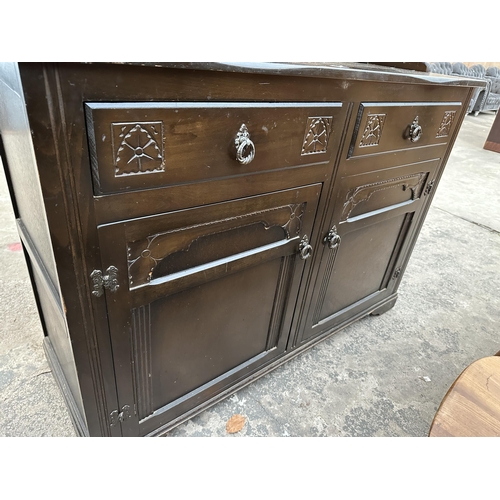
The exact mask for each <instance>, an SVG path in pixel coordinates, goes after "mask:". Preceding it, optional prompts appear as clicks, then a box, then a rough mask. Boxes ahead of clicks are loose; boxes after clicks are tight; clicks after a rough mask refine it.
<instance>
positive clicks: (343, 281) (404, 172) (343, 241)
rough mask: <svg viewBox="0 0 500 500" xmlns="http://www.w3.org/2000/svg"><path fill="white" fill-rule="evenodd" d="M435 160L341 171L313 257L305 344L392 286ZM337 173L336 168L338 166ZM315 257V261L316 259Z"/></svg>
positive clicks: (304, 322) (385, 294)
mask: <svg viewBox="0 0 500 500" xmlns="http://www.w3.org/2000/svg"><path fill="white" fill-rule="evenodd" d="M439 161H440V160H439V159H436V160H431V161H426V162H420V163H415V164H410V165H403V166H400V167H395V168H389V169H385V170H379V171H376V172H371V173H369V174H361V175H351V176H349V175H346V176H345V177H341V178H340V179H339V180H338V181H337V185H338V186H339V188H338V191H337V196H336V202H335V203H334V204H333V203H332V205H333V208H331V209H330V210H332V218H331V220H330V231H329V232H328V234H326V235H325V237H324V239H323V243H324V245H323V248H322V250H321V256H320V255H319V253H318V255H317V257H316V259H317V260H316V266H317V269H318V271H317V274H316V276H315V277H313V279H312V280H311V283H312V285H311V290H309V292H308V293H309V296H310V297H311V302H310V305H308V306H307V307H308V309H307V311H305V314H303V318H305V319H303V320H302V325H303V328H300V330H303V334H302V335H301V336H300V337H299V338H298V339H297V342H298V343H299V344H300V343H302V342H306V341H307V340H309V339H310V338H312V337H315V336H317V335H319V334H321V333H323V332H325V331H327V330H330V329H331V328H332V327H334V326H336V325H340V324H341V323H342V322H343V321H345V320H346V319H348V318H350V317H353V316H354V315H355V314H357V313H358V312H359V313H361V312H362V311H363V310H366V309H367V308H369V307H370V306H371V305H375V304H377V303H380V301H382V300H384V298H387V297H389V296H390V295H391V294H392V293H393V292H394V290H395V288H396V285H397V282H398V280H397V278H398V276H399V273H397V269H398V268H400V267H402V266H403V265H404V264H405V262H406V260H407V249H408V248H410V244H411V241H412V239H413V237H414V236H416V235H415V234H414V228H415V227H416V225H417V224H416V223H417V221H418V220H419V216H420V213H421V211H422V208H423V206H424V204H425V202H426V199H427V196H426V185H429V184H430V183H431V182H432V180H434V178H435V174H436V170H437V167H438V165H439ZM341 171H342V170H341ZM318 260H319V262H318Z"/></svg>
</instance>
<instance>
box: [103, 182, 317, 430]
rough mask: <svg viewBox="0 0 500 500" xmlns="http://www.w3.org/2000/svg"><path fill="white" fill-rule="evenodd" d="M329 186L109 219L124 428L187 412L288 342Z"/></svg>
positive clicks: (106, 253) (111, 299) (111, 304)
mask: <svg viewBox="0 0 500 500" xmlns="http://www.w3.org/2000/svg"><path fill="white" fill-rule="evenodd" d="M320 189H321V184H316V185H312V186H307V187H302V188H297V189H292V190H286V191H281V192H277V193H273V194H269V195H261V196H256V197H252V198H246V199H241V200H236V201H232V202H226V203H219V204H215V205H208V206H204V207H197V208H193V209H188V210H181V211H175V212H171V213H166V214H160V215H156V216H152V217H146V218H142V219H134V220H129V221H124V222H119V223H113V224H107V225H103V226H100V227H99V229H98V231H99V239H100V245H101V254H102V265H103V268H104V269H109V267H110V266H114V267H115V268H116V269H117V270H118V271H117V277H116V281H115V282H114V284H115V285H118V288H117V289H116V287H114V288H115V291H112V290H111V289H110V288H109V285H108V289H106V301H107V307H108V313H109V327H110V333H111V338H112V346H113V355H114V358H115V369H116V379H117V388H118V397H119V402H120V410H121V409H122V408H123V407H125V409H126V410H125V412H122V419H124V421H123V423H121V424H120V425H121V426H122V432H123V434H124V435H134V434H139V435H145V434H148V433H150V432H152V431H154V430H155V429H157V428H159V427H161V426H163V425H165V424H168V423H169V422H171V421H173V420H175V419H177V418H180V417H182V416H183V415H184V416H185V415H186V414H187V413H188V412H190V411H191V410H193V409H194V408H196V407H199V405H202V404H204V403H209V402H210V401H211V400H213V398H214V397H216V396H217V395H218V394H220V393H222V392H224V391H227V390H229V389H230V388H231V387H232V386H233V385H234V384H236V383H237V382H238V381H239V380H241V379H243V378H245V377H247V376H248V375H250V374H252V373H253V372H255V371H256V370H257V369H258V368H261V367H263V365H265V364H267V363H269V362H270V361H272V360H274V359H275V358H276V357H278V356H280V354H282V353H283V352H284V351H285V348H286V345H287V340H288V335H289V331H290V323H291V319H292V315H293V309H294V306H295V302H296V295H297V293H298V287H299V282H300V277H301V274H302V270H303V267H304V262H305V259H302V258H301V257H308V255H309V254H310V251H311V248H310V247H308V246H307V244H306V242H305V237H306V236H307V237H311V230H312V225H313V221H314V218H315V214H316V206H317V201H318V197H319V194H320ZM300 250H302V253H301V252H300ZM127 269H128V272H127ZM108 275H109V276H111V275H110V274H108ZM110 284H111V283H110ZM111 288H113V287H112V286H111Z"/></svg>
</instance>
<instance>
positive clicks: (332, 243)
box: [323, 226, 341, 250]
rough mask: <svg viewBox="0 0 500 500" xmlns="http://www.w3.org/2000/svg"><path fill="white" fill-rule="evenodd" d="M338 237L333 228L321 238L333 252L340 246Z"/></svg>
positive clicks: (335, 229)
mask: <svg viewBox="0 0 500 500" xmlns="http://www.w3.org/2000/svg"><path fill="white" fill-rule="evenodd" d="M340 241H341V239H340V236H339V235H338V234H337V228H336V227H335V226H333V227H332V228H331V229H330V231H328V234H327V235H326V236H325V237H324V238H323V243H328V248H329V249H330V250H335V249H336V248H337V247H338V246H339V245H340Z"/></svg>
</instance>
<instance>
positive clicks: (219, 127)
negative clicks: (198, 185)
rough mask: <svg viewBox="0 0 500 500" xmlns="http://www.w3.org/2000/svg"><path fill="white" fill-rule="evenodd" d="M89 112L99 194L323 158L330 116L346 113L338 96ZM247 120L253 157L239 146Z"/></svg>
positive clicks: (119, 105) (107, 106)
mask: <svg viewBox="0 0 500 500" xmlns="http://www.w3.org/2000/svg"><path fill="white" fill-rule="evenodd" d="M85 110H86V115H87V134H88V141H89V152H90V159H91V164H92V172H93V180H94V192H95V194H97V195H101V194H112V193H121V192H130V191H133V190H143V189H152V188H161V187H165V186H178V185H182V184H186V183H195V182H204V181H207V180H216V179H217V180H219V179H224V178H231V177H233V176H240V175H241V174H244V173H247V174H255V173H259V172H269V171H273V170H281V169H284V168H292V167H294V166H298V165H305V164H309V163H313V162H314V163H318V162H323V161H325V162H326V161H328V160H329V159H330V155H331V150H332V137H331V129H332V124H333V120H334V119H337V120H338V122H339V123H342V122H343V120H342V116H343V115H344V114H345V110H344V109H343V108H342V104H341V103H338V102H323V103H314V102H313V103H311V102H309V103H264V102H256V103H251V102H94V103H90V102H88V103H86V104H85ZM243 124H244V125H245V127H246V129H247V131H248V139H249V140H250V141H252V143H253V144H254V147H255V156H254V157H253V158H252V160H251V161H250V162H248V163H241V161H240V160H238V148H237V147H236V144H235V138H236V136H237V134H238V132H239V130H240V128H241V126H242V125H243ZM304 125H306V130H305V132H304ZM338 139H339V138H336V141H335V143H336V144H337V143H338ZM247 153H248V152H247ZM317 153H323V154H318V155H316V154H317ZM240 154H241V153H240ZM146 174H153V175H146Z"/></svg>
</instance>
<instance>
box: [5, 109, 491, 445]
mask: <svg viewBox="0 0 500 500" xmlns="http://www.w3.org/2000/svg"><path fill="white" fill-rule="evenodd" d="M494 117H495V115H494V114H480V115H479V116H478V117H473V116H468V117H466V119H465V122H464V124H463V127H462V130H461V132H460V135H459V137H458V139H457V142H456V144H455V148H454V150H453V153H452V155H451V157H450V160H449V162H448V166H447V167H446V170H445V173H444V176H443V178H442V181H441V183H440V185H439V188H438V190H437V193H436V196H435V198H434V201H433V205H432V207H431V209H430V211H429V214H428V217H427V219H426V222H425V224H424V226H423V229H422V232H421V235H420V239H419V241H418V242H417V245H416V247H415V250H414V252H413V255H412V257H411V260H410V263H409V266H408V268H407V271H406V274H405V276H404V279H403V282H402V285H401V287H400V290H399V293H400V295H399V300H398V302H397V304H396V306H395V307H394V308H393V309H392V310H391V311H389V312H388V313H386V314H384V315H382V316H379V317H367V318H364V319H362V320H361V321H359V322H357V323H356V324H354V325H352V326H350V327H348V328H346V329H344V330H342V331H341V332H339V333H338V334H336V335H334V336H333V337H331V338H330V339H328V340H326V341H324V342H323V343H321V344H320V345H318V346H316V347H314V348H313V349H311V350H309V351H308V352H306V353H304V354H302V355H300V356H298V357H297V358H295V359H293V360H291V361H290V362H288V363H287V364H285V365H284V366H282V367H280V368H278V369H277V370H275V371H274V372H272V373H270V374H268V375H266V376H265V377H263V378H261V379H259V380H258V381H256V382H254V383H253V384H251V385H250V386H248V387H246V388H244V389H242V390H240V391H239V392H238V393H236V394H235V395H233V396H232V397H230V398H228V399H226V400H224V401H222V402H221V403H219V404H217V405H215V406H214V407H212V408H210V409H208V410H206V411H205V412H203V413H202V414H200V415H198V416H196V417H194V418H193V419H191V420H190V421H188V422H186V423H184V424H182V425H181V426H179V427H177V428H176V429H174V430H173V431H171V432H170V433H169V436H227V435H228V434H227V433H226V422H227V420H228V419H229V418H230V417H231V416H232V415H233V414H236V413H239V414H242V415H244V416H245V417H246V424H245V426H244V427H243V429H242V430H241V431H240V432H238V433H237V434H231V435H230V436H232V437H238V436H426V435H427V433H428V431H429V427H430V424H431V422H432V419H433V417H434V414H435V412H436V410H437V408H438V406H439V404H440V402H441V400H442V398H443V396H444V395H445V394H446V392H447V390H448V388H449V386H450V385H451V383H452V382H453V381H454V380H455V379H456V377H457V376H458V375H459V374H460V372H461V371H462V370H463V369H464V368H465V367H466V366H468V365H469V364H470V363H471V362H473V361H474V360H476V359H478V358H481V357H484V356H489V355H492V354H494V353H496V352H497V351H499V350H500V328H499V327H500V236H499V232H500V154H498V153H493V152H490V151H486V150H484V149H483V144H484V142H485V140H486V137H487V135H488V132H489V130H490V127H491V124H492V123H493V120H494ZM0 216H1V220H2V221H3V222H2V225H1V227H0V283H1V289H0V335H1V336H0V436H75V431H74V429H73V427H72V424H71V421H70V418H69V415H68V412H67V410H66V408H65V405H64V402H63V399H62V396H61V394H60V392H59V389H58V387H57V386H56V383H55V381H54V378H53V376H52V374H51V372H50V369H49V367H48V364H47V362H46V360H45V357H44V354H43V351H42V329H41V326H40V322H39V319H38V315H37V311H36V307H35V302H34V299H33V295H32V292H31V287H30V283H29V278H28V273H27V270H26V265H25V262H24V257H23V255H22V252H21V251H20V247H19V245H18V242H19V237H18V235H17V232H16V227H15V223H14V216H13V213H12V210H11V207H10V200H9V195H8V192H7V187H6V183H5V178H4V174H3V170H2V173H1V174H0Z"/></svg>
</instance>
